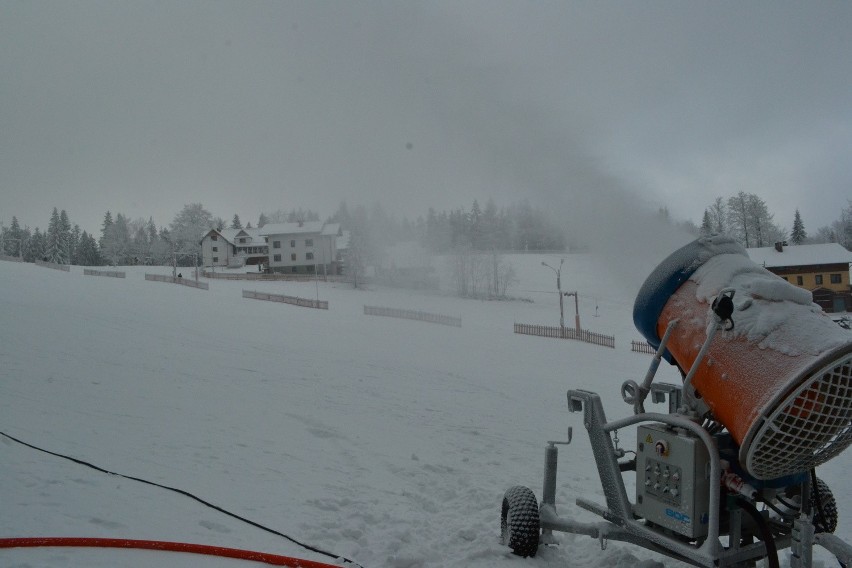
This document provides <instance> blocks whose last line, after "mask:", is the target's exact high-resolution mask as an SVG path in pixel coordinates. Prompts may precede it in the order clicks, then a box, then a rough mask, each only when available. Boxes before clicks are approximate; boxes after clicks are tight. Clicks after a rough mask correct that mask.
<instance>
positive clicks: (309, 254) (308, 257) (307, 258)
mask: <svg viewBox="0 0 852 568" xmlns="http://www.w3.org/2000/svg"><path fill="white" fill-rule="evenodd" d="M313 259H314V253H312V252H307V253H305V260H313Z"/></svg>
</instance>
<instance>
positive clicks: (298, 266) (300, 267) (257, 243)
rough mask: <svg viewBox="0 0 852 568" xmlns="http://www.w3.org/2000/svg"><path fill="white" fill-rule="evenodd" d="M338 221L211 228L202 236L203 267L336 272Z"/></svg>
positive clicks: (291, 272) (308, 272) (286, 272)
mask: <svg viewBox="0 0 852 568" xmlns="http://www.w3.org/2000/svg"><path fill="white" fill-rule="evenodd" d="M342 234H343V233H342V232H341V230H340V225H339V224H337V223H327V224H326V223H321V222H319V221H314V222H306V223H275V224H269V225H264V226H263V227H262V228H260V229H222V230H221V231H217V230H216V229H211V230H210V231H208V232H207V233H206V234H205V235H204V237H203V238H202V239H201V258H202V262H203V266H229V267H232V268H239V267H242V266H257V265H259V264H261V265H263V267H264V268H266V269H268V270H269V272H279V273H283V274H313V273H314V272H315V271H316V272H319V273H320V274H337V272H338V268H339V262H338V250H337V237H339V236H341V235H342Z"/></svg>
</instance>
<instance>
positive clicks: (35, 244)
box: [24, 227, 47, 262]
mask: <svg viewBox="0 0 852 568" xmlns="http://www.w3.org/2000/svg"><path fill="white" fill-rule="evenodd" d="M46 244H47V243H46V239H45V236H44V233H42V232H41V231H40V230H39V228H38V227H36V228H35V230H34V231H33V233H32V235H31V236H30V237H29V239H27V245H26V248H25V250H24V260H25V261H27V262H33V261H35V260H46V259H47V256H46V255H45V248H46Z"/></svg>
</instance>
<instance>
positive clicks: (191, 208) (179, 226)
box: [170, 203, 217, 264]
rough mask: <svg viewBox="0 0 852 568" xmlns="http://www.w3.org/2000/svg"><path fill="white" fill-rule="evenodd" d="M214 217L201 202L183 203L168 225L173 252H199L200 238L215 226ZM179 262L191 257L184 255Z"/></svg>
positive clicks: (184, 261)
mask: <svg viewBox="0 0 852 568" xmlns="http://www.w3.org/2000/svg"><path fill="white" fill-rule="evenodd" d="M216 221H217V220H216V219H214V218H213V215H211V214H210V212H209V211H207V210H206V209H205V208H204V206H203V205H202V204H201V203H190V204H188V205H185V206H184V208H183V209H181V211H180V212H179V213H178V214H177V215H175V218H174V220H173V221H172V223H171V225H170V227H171V230H170V235H171V243H172V245H173V247H174V252H175V253H178V254H183V255H188V254H192V253H195V254H198V255H200V254H201V239H202V238H203V237H204V234H205V233H206V232H207V231H209V230H210V229H215V228H216ZM179 262H183V263H184V264H185V263H187V262H189V263H190V264H191V262H192V259H190V258H189V257H188V256H184V258H183V259H181V260H180V261H179Z"/></svg>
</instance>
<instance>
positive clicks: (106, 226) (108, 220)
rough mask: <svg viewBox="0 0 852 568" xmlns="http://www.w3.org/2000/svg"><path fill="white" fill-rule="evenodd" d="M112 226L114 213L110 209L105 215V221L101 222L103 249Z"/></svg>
mask: <svg viewBox="0 0 852 568" xmlns="http://www.w3.org/2000/svg"><path fill="white" fill-rule="evenodd" d="M111 226H112V213H110V212H109V211H107V212H106V214H105V215H104V221H103V223H102V224H101V238H100V246H101V249H103V248H104V239H106V235H107V231H109V228H110V227H111Z"/></svg>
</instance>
